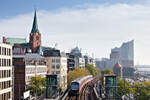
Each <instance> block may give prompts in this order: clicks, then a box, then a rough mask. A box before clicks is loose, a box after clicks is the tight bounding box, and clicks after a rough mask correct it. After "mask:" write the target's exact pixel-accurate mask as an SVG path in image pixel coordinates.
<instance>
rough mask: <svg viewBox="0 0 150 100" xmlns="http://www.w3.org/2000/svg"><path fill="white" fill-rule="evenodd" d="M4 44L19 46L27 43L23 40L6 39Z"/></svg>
mask: <svg viewBox="0 0 150 100" xmlns="http://www.w3.org/2000/svg"><path fill="white" fill-rule="evenodd" d="M6 43H9V44H21V43H27V41H26V39H25V38H6Z"/></svg>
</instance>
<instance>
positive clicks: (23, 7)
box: [0, 0, 147, 19]
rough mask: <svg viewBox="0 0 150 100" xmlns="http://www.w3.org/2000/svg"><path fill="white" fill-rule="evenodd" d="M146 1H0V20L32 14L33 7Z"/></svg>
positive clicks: (45, 8) (50, 9)
mask: <svg viewBox="0 0 150 100" xmlns="http://www.w3.org/2000/svg"><path fill="white" fill-rule="evenodd" d="M146 1H147V0H0V12H1V14H0V15H1V16H0V19H2V18H7V17H13V16H15V15H18V14H21V13H29V12H32V11H33V9H34V7H36V8H37V9H38V10H48V11H55V10H58V9H61V8H74V7H76V6H78V5H81V6H82V5H84V4H104V3H107V4H114V3H127V4H135V3H145V2H146Z"/></svg>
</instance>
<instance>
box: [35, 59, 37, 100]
mask: <svg viewBox="0 0 150 100" xmlns="http://www.w3.org/2000/svg"><path fill="white" fill-rule="evenodd" d="M36 75H37V61H35V84H36V85H35V86H36V95H35V99H36V100H37V81H36Z"/></svg>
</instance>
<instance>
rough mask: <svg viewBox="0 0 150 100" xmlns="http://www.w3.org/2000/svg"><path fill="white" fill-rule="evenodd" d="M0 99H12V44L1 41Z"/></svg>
mask: <svg viewBox="0 0 150 100" xmlns="http://www.w3.org/2000/svg"><path fill="white" fill-rule="evenodd" d="M0 100H12V46H11V45H8V44H3V43H0Z"/></svg>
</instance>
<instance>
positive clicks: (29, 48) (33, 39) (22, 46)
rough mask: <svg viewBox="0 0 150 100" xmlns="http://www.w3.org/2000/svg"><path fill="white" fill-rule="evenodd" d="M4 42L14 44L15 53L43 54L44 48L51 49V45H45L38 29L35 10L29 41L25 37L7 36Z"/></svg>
mask: <svg viewBox="0 0 150 100" xmlns="http://www.w3.org/2000/svg"><path fill="white" fill-rule="evenodd" d="M2 40H3V41H2V42H3V43H6V44H12V45H13V54H15V55H17V54H19V55H20V54H26V53H38V54H42V53H43V51H44V50H51V49H52V48H50V47H43V46H42V41H41V33H40V31H39V29H38V23H37V14H36V11H35V12H34V19H33V25H32V29H31V32H30V36H29V42H27V41H26V39H25V38H9V37H8V38H6V37H3V39H2Z"/></svg>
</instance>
